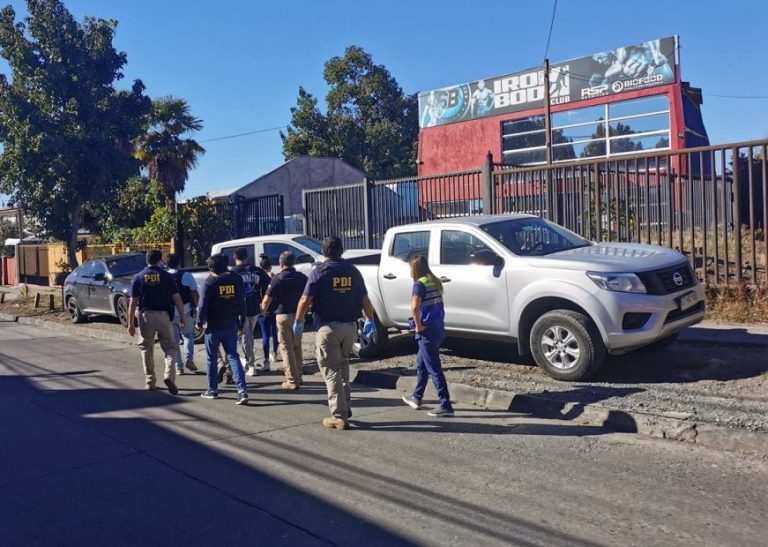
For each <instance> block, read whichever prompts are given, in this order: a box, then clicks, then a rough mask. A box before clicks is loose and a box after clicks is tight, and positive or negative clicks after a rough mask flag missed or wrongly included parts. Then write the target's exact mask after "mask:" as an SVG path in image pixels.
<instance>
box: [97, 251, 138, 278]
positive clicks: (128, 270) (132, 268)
mask: <svg viewBox="0 0 768 547" xmlns="http://www.w3.org/2000/svg"><path fill="white" fill-rule="evenodd" d="M106 262H107V268H109V273H111V274H112V277H122V276H124V275H132V274H137V273H139V272H140V271H141V270H143V269H144V268H145V267H146V266H147V259H146V257H145V256H144V255H143V254H141V255H139V254H137V255H132V256H124V257H121V258H114V259H111V260H110V259H107V261H106Z"/></svg>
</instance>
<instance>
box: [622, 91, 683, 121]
mask: <svg viewBox="0 0 768 547" xmlns="http://www.w3.org/2000/svg"><path fill="white" fill-rule="evenodd" d="M668 110H669V99H667V97H666V96H664V95H654V96H653V97H643V98H641V99H632V100H629V101H621V102H618V103H610V104H609V105H608V116H609V117H610V118H611V119H616V118H621V117H624V116H640V115H644V114H650V113H651V112H666V111H668Z"/></svg>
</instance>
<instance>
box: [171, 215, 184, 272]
mask: <svg viewBox="0 0 768 547" xmlns="http://www.w3.org/2000/svg"><path fill="white" fill-rule="evenodd" d="M181 211H182V207H180V206H179V202H178V201H175V202H174V212H175V213H176V214H175V217H176V219H175V220H176V234H175V235H174V238H173V241H172V244H173V252H174V253H176V255H178V257H179V261H180V264H185V262H184V233H183V230H182V229H181Z"/></svg>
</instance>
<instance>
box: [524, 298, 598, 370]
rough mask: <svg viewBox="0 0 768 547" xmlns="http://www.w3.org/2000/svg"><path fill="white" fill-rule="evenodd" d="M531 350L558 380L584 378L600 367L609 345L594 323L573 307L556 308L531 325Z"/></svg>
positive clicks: (542, 365)
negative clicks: (571, 308) (604, 343)
mask: <svg viewBox="0 0 768 547" xmlns="http://www.w3.org/2000/svg"><path fill="white" fill-rule="evenodd" d="M530 344H531V353H533V358H534V359H535V360H536V364H538V365H539V366H540V367H541V368H543V369H544V370H545V371H546V373H547V374H549V375H550V376H551V377H553V378H556V379H558V380H584V379H586V378H588V377H590V376H592V375H593V374H594V373H595V372H597V371H598V369H599V368H600V366H601V365H602V364H603V360H604V359H605V346H604V345H603V340H602V338H601V337H600V333H599V332H598V330H597V328H596V327H595V325H594V323H592V321H591V320H590V319H589V317H587V316H586V315H584V314H583V313H579V312H576V311H571V310H553V311H550V312H547V313H545V314H544V315H542V316H541V317H539V318H538V319H537V320H536V322H535V323H534V325H533V329H531V338H530Z"/></svg>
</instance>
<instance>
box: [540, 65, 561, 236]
mask: <svg viewBox="0 0 768 547" xmlns="http://www.w3.org/2000/svg"><path fill="white" fill-rule="evenodd" d="M549 94H550V92H549V59H544V135H545V136H544V144H545V146H546V153H547V169H546V173H547V177H546V182H547V218H548V219H549V220H552V221H554V222H558V221H559V220H560V219H559V218H558V217H559V215H558V211H557V208H558V207H557V205H558V203H557V200H558V193H557V190H556V188H555V184H556V182H554V181H553V180H552V123H551V118H552V108H551V104H550V97H549Z"/></svg>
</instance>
